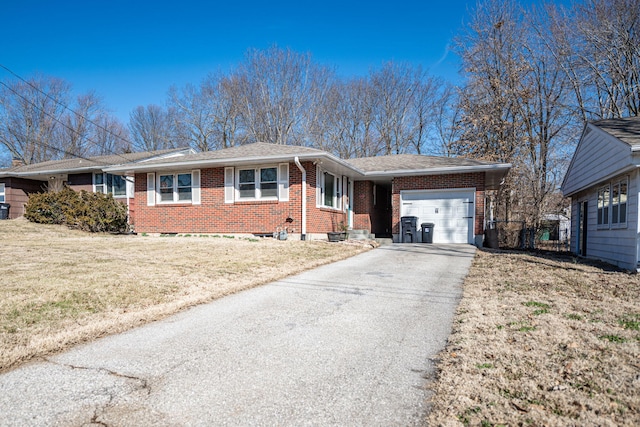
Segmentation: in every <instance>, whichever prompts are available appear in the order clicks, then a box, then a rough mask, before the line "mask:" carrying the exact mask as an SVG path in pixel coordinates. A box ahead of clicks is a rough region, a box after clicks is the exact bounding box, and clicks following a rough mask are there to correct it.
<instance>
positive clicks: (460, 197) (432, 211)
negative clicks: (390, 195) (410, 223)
mask: <svg viewBox="0 0 640 427" xmlns="http://www.w3.org/2000/svg"><path fill="white" fill-rule="evenodd" d="M400 203H401V208H400V215H401V216H417V217H418V241H421V237H422V233H421V232H420V224H422V223H423V222H431V223H433V224H434V229H433V243H471V244H473V243H474V236H473V231H474V230H473V224H474V221H475V190H452V191H420V190H416V191H414V190H411V191H402V192H401V193H400ZM401 239H402V237H401Z"/></svg>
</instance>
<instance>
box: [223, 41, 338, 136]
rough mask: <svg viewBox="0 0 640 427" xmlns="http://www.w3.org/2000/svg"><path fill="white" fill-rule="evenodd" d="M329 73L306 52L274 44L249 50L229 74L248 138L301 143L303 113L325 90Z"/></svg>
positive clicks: (307, 112) (305, 113)
mask: <svg viewBox="0 0 640 427" xmlns="http://www.w3.org/2000/svg"><path fill="white" fill-rule="evenodd" d="M330 75H331V72H330V70H328V69H327V68H325V67H322V66H319V65H317V64H315V63H314V62H313V61H312V60H311V55H310V54H299V53H296V52H293V51H291V50H290V49H286V50H284V49H280V48H278V47H276V46H274V47H271V48H269V49H267V50H250V51H249V52H248V53H247V56H246V58H245V60H244V62H243V63H241V64H240V66H239V67H238V69H237V70H236V71H235V73H234V75H233V76H232V79H233V81H234V85H236V87H237V89H238V98H237V101H238V107H239V109H240V114H241V116H242V122H243V125H244V128H245V129H246V132H247V134H248V136H249V138H250V140H252V141H262V142H272V143H276V144H293V145H296V144H298V145H300V144H304V143H305V135H304V134H303V132H302V124H303V123H304V122H305V115H307V114H310V113H312V112H313V108H312V106H313V104H314V102H316V101H317V100H318V99H321V98H322V97H323V93H326V92H327V91H328V89H329V86H328V82H329V76H330ZM307 123H308V121H307Z"/></svg>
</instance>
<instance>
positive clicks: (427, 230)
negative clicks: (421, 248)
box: [420, 222, 435, 243]
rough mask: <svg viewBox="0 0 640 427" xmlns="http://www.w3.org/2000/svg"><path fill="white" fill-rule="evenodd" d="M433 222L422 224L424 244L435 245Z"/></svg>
mask: <svg viewBox="0 0 640 427" xmlns="http://www.w3.org/2000/svg"><path fill="white" fill-rule="evenodd" d="M434 225H435V224H434V223H432V222H423V223H422V224H420V227H422V243H433V226H434Z"/></svg>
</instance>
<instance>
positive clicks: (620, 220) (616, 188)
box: [597, 177, 629, 228]
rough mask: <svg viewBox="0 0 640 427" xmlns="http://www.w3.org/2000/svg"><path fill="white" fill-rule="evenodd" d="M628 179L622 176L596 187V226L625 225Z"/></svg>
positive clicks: (612, 226)
mask: <svg viewBox="0 0 640 427" xmlns="http://www.w3.org/2000/svg"><path fill="white" fill-rule="evenodd" d="M628 196H629V179H628V178H627V177H624V178H623V179H618V180H617V181H613V182H611V183H609V184H607V185H604V186H602V187H600V188H599V189H598V213H597V223H598V228H624V227H626V225H627V200H628Z"/></svg>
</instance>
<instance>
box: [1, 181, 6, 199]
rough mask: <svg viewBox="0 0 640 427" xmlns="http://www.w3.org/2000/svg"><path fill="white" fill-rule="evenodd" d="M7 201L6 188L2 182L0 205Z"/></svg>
mask: <svg viewBox="0 0 640 427" xmlns="http://www.w3.org/2000/svg"><path fill="white" fill-rule="evenodd" d="M6 200H7V195H6V187H5V184H4V182H0V203H4V202H5V201H6Z"/></svg>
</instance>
